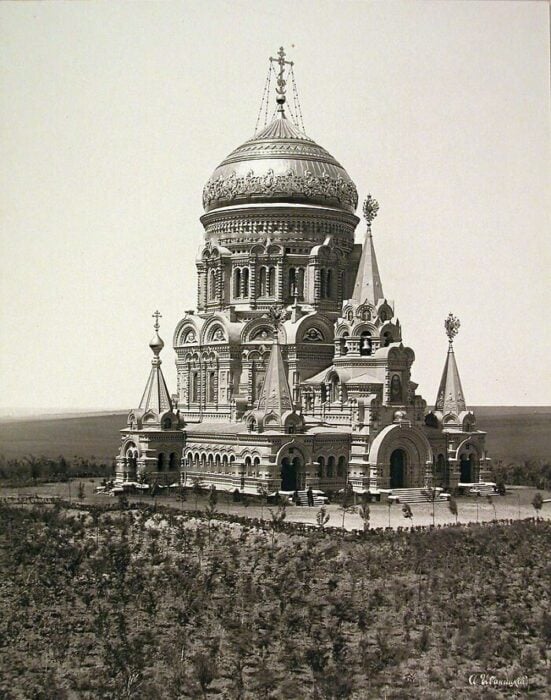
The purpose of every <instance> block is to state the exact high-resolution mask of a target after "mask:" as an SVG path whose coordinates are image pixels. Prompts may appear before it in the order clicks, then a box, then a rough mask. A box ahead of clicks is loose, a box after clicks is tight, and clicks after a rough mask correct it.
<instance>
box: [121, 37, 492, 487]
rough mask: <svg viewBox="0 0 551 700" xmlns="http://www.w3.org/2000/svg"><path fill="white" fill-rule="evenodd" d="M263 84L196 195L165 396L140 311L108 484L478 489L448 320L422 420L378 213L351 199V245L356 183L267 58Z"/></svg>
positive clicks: (156, 353)
mask: <svg viewBox="0 0 551 700" xmlns="http://www.w3.org/2000/svg"><path fill="white" fill-rule="evenodd" d="M272 74H273V75H274V77H275V78H274V79H275V85H276V87H275V105H272V106H273V107H275V111H274V115H273V118H272V119H271V121H269V120H266V124H265V125H264V126H262V127H261V128H260V129H257V131H256V133H255V134H254V136H253V137H252V138H250V139H249V140H248V141H245V142H244V143H243V144H242V145H240V146H238V147H237V148H236V149H235V150H234V151H232V152H231V153H230V154H229V155H228V156H227V157H226V158H225V159H224V160H223V161H222V162H221V164H220V165H219V166H218V167H217V168H216V169H215V170H214V173H213V174H212V176H211V178H210V179H209V181H208V182H207V184H206V185H205V187H204V190H203V207H204V214H203V216H202V217H201V223H202V225H203V227H204V242H203V244H202V245H201V248H200V250H199V251H198V254H197V258H196V268H197V310H194V311H187V312H186V313H185V314H184V316H183V318H182V319H181V320H180V322H179V323H178V324H177V326H176V328H175V330H174V335H173V347H174V352H175V355H176V367H177V388H176V393H175V394H171V393H170V392H169V390H168V388H167V385H166V382H165V379H164V376H163V373H162V369H161V359H160V353H161V351H162V349H163V346H164V343H163V341H162V340H161V338H160V336H159V316H160V314H158V312H156V313H155V314H154V317H155V333H154V336H153V339H152V340H151V342H150V348H151V350H152V353H153V359H152V367H151V371H150V375H149V378H148V380H147V384H146V387H145V391H144V393H143V396H142V399H141V402H140V404H139V406H138V407H137V408H135V409H132V410H131V411H130V412H129V414H128V421H127V426H126V427H125V428H124V429H123V430H122V431H121V446H120V451H119V454H118V456H117V460H116V479H117V481H119V482H121V481H122V482H124V481H135V480H147V479H164V480H165V481H166V480H168V481H169V482H170V483H172V482H178V481H180V480H182V481H183V482H184V483H187V484H190V483H191V482H192V481H193V480H195V479H200V481H201V483H203V484H204V485H205V486H208V485H211V484H214V485H215V486H216V488H217V489H222V490H230V491H235V490H236V489H237V490H239V491H241V492H245V493H257V492H258V489H259V488H261V487H264V488H266V489H267V490H268V491H269V492H276V491H280V492H281V491H283V492H292V491H300V490H304V489H307V488H308V487H312V489H319V490H323V491H326V492H332V491H338V490H340V489H343V488H345V487H346V486H348V485H349V486H351V487H352V488H353V489H354V491H356V492H358V493H368V494H370V495H373V496H375V497H377V496H378V495H380V494H381V493H386V494H391V493H392V491H393V490H396V489H404V488H406V489H407V488H423V487H426V486H431V485H432V486H438V487H443V488H446V489H448V488H449V489H455V488H457V487H458V485H461V484H465V485H470V484H472V483H475V482H480V481H481V480H483V479H484V478H486V476H487V470H488V465H489V459H488V457H487V455H486V449H485V433H483V432H482V431H479V430H477V428H476V420H475V416H474V414H473V412H472V411H470V410H469V409H468V408H467V405H466V402H465V398H464V394H463V389H462V387H461V381H460V378H459V372H458V367H457V363H456V360H455V354H454V348H453V342H454V338H455V335H456V334H457V331H458V328H459V321H458V320H457V319H456V318H455V317H453V316H452V315H451V314H450V316H449V317H448V319H447V320H446V323H445V328H446V332H447V335H448V339H449V346H448V352H447V356H446V359H445V365H444V371H443V374H442V379H441V382H440V387H439V391H438V395H437V398H436V404H435V406H434V409H433V410H430V409H429V408H427V403H426V401H425V400H424V399H423V398H422V397H421V395H420V394H418V393H417V384H416V383H415V382H414V381H413V380H412V376H411V373H412V366H413V362H414V359H415V354H414V352H413V350H412V349H411V348H410V347H408V346H407V344H404V342H403V339H402V328H401V326H400V322H399V321H398V319H397V318H396V315H395V309H394V305H393V304H392V303H391V302H389V301H388V300H387V298H386V297H385V294H384V292H383V284H382V280H381V275H380V273H379V268H378V264H377V258H376V254H375V246H374V242H373V233H372V228H373V224H374V220H375V217H376V215H377V211H378V204H377V202H376V200H375V199H373V198H372V197H371V196H368V197H367V198H366V199H365V202H364V203H363V207H362V213H363V217H364V220H365V224H364V225H363V229H364V231H363V233H364V235H363V244H356V243H355V242H354V237H355V231H356V228H357V227H358V225H359V224H360V219H359V218H358V216H357V215H356V209H357V206H358V194H357V190H356V186H355V184H354V183H353V182H352V180H351V178H350V177H349V175H348V173H347V172H346V170H345V169H344V168H343V167H342V165H340V163H339V162H338V161H337V160H336V159H335V158H334V157H333V156H332V155H331V154H330V153H328V152H327V151H326V150H325V149H324V148H322V147H321V146H319V145H318V144H317V143H316V142H315V141H313V140H312V139H311V138H309V137H308V136H307V135H306V134H305V133H304V130H303V128H302V123H301V121H302V120H301V117H300V118H298V117H299V116H300V106H297V105H298V102H297V96H296V92H294V94H293V98H294V100H295V102H294V108H293V109H292V108H291V105H290V104H289V102H290V100H288V94H287V87H288V83H290V82H292V86H293V88H294V76H293V64H292V63H291V62H289V61H287V60H286V57H285V54H284V52H283V49H280V51H279V52H278V55H277V57H276V58H273V59H270V71H269V75H272ZM268 88H269V81H268ZM268 88H266V89H265V98H266V105H268V102H269V98H270V94H269V89H268ZM266 114H267V112H266Z"/></svg>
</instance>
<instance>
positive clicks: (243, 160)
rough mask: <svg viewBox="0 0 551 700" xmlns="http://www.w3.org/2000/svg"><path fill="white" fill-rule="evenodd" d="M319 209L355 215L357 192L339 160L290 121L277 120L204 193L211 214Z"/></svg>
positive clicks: (217, 173) (225, 165)
mask: <svg viewBox="0 0 551 700" xmlns="http://www.w3.org/2000/svg"><path fill="white" fill-rule="evenodd" d="M275 202H285V203H292V204H295V203H297V204H315V205H322V206H329V207H335V208H338V209H341V210H344V211H346V212H352V213H353V212H354V210H355V209H356V206H357V204H358V193H357V190H356V186H355V185H354V183H353V182H352V180H351V179H350V176H349V175H348V173H347V172H346V170H345V169H344V168H343V167H342V165H340V163H338V162H337V161H336V160H335V158H333V156H332V155H331V154H330V153H328V152H327V151H326V150H325V149H324V148H322V147H321V146H319V145H318V144H317V143H316V142H315V141H313V140H312V139H311V138H309V137H308V136H306V134H304V133H303V132H302V131H301V130H300V129H298V127H297V126H295V125H294V124H293V123H292V122H291V121H289V120H288V119H287V118H286V116H285V112H284V111H283V108H282V104H280V109H279V110H278V113H277V116H276V118H275V119H274V120H273V121H272V122H271V123H270V124H268V126H266V127H265V128H264V129H262V130H261V131H259V132H258V133H256V134H255V136H253V138H252V139H249V140H248V141H245V143H244V144H242V145H241V146H239V147H238V148H236V149H235V150H234V151H232V152H231V153H230V155H229V156H228V157H227V158H225V159H224V160H223V161H222V163H221V164H220V165H219V166H218V167H217V168H216V170H215V171H214V173H213V174H212V176H211V178H210V179H209V181H208V182H207V184H206V185H205V188H204V190H203V206H204V208H205V212H209V211H211V210H213V209H218V208H219V207H227V206H235V205H239V204H253V203H254V204H256V203H259V204H265V203H267V204H269V203H275Z"/></svg>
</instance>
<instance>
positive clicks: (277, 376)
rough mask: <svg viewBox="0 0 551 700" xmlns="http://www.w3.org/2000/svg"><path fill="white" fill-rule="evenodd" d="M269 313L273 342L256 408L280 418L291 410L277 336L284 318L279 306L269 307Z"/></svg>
mask: <svg viewBox="0 0 551 700" xmlns="http://www.w3.org/2000/svg"><path fill="white" fill-rule="evenodd" d="M269 315H270V320H271V322H272V326H273V333H274V342H273V344H272V350H271V353H270V359H269V361H268V369H267V370H266V378H265V380H264V385H263V387H262V391H261V392H260V396H259V397H258V404H257V410H258V411H261V412H262V413H264V415H266V414H268V413H274V414H275V415H276V416H277V417H278V418H279V419H280V420H281V417H282V416H283V414H284V413H285V412H286V411H292V410H293V400H292V398H291V387H290V386H289V381H288V380H287V374H286V372H285V365H284V364H283V357H282V355H281V348H280V346H279V337H278V336H279V327H280V325H281V323H282V322H283V321H284V320H285V311H284V310H283V309H282V308H280V307H271V308H270V310H269Z"/></svg>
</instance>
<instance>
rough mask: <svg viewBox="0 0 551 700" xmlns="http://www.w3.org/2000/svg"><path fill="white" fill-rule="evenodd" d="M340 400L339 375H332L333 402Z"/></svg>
mask: <svg viewBox="0 0 551 700" xmlns="http://www.w3.org/2000/svg"><path fill="white" fill-rule="evenodd" d="M338 400H339V378H338V377H337V375H334V376H333V377H331V402H334V401H338Z"/></svg>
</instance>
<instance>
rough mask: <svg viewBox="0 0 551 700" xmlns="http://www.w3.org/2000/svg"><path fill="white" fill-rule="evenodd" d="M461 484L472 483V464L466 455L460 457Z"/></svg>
mask: <svg viewBox="0 0 551 700" xmlns="http://www.w3.org/2000/svg"><path fill="white" fill-rule="evenodd" d="M459 481H460V482H461V483H462V484H471V483H472V481H473V474H472V464H471V460H470V459H469V458H468V457H467V455H461V464H460V479H459Z"/></svg>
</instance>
